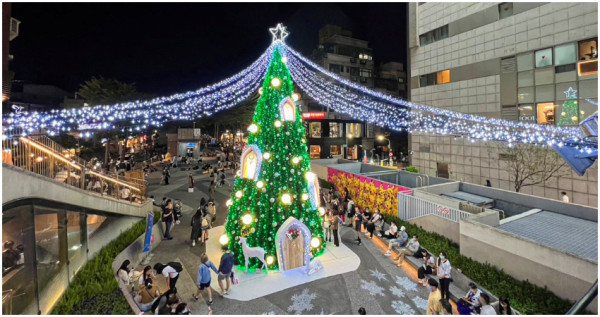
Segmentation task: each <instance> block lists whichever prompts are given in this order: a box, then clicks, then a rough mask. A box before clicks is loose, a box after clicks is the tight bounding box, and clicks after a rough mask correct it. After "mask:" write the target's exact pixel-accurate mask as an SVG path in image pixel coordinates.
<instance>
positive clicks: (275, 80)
mask: <svg viewBox="0 0 600 317" xmlns="http://www.w3.org/2000/svg"><path fill="white" fill-rule="evenodd" d="M271 86H273V87H275V88H277V87H279V86H281V79H279V78H273V79H271Z"/></svg>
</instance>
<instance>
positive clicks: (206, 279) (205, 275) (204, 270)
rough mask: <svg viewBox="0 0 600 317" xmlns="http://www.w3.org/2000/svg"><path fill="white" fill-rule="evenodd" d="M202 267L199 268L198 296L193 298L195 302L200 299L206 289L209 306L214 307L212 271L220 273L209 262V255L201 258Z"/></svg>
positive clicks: (204, 254) (197, 280)
mask: <svg viewBox="0 0 600 317" xmlns="http://www.w3.org/2000/svg"><path fill="white" fill-rule="evenodd" d="M200 262H202V263H200V266H199V267H198V278H197V279H196V286H198V289H197V290H196V294H192V296H193V297H194V299H195V300H198V299H200V298H199V296H200V293H201V292H202V291H203V290H205V289H206V291H207V292H208V302H207V305H208V306H209V307H210V305H212V302H213V301H212V290H211V288H210V282H211V277H210V270H213V271H214V272H215V273H217V274H219V271H218V270H217V268H216V267H215V265H214V264H213V263H212V262H211V261H209V260H208V255H206V253H203V254H202V255H201V256H200Z"/></svg>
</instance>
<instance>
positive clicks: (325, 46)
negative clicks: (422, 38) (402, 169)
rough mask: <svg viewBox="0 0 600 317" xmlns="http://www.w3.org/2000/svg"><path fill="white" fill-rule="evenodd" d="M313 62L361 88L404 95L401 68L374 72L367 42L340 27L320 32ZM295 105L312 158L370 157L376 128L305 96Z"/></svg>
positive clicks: (388, 67)
mask: <svg viewBox="0 0 600 317" xmlns="http://www.w3.org/2000/svg"><path fill="white" fill-rule="evenodd" d="M312 59H313V60H314V61H315V62H316V63H318V64H320V65H321V66H322V67H323V68H325V69H327V70H329V71H331V72H333V73H336V74H337V75H338V76H340V77H342V78H344V79H347V80H351V81H354V82H356V83H358V84H360V85H363V86H367V87H370V88H374V89H377V90H380V91H382V92H385V93H388V94H392V95H396V96H403V94H405V93H406V88H405V87H406V84H405V83H406V72H405V71H404V65H403V64H402V63H397V62H390V63H386V64H384V65H382V66H381V67H379V68H376V67H375V64H374V61H373V49H371V48H370V47H369V42H368V41H365V40H361V39H357V38H354V37H352V32H351V31H348V30H344V29H342V28H341V27H340V26H336V25H325V26H324V27H323V28H321V29H320V30H319V47H318V48H317V49H315V50H314V52H313V54H312ZM298 104H299V105H300V108H301V109H302V112H303V116H304V118H303V119H304V122H305V124H306V131H307V133H308V135H307V140H308V146H309V151H310V157H311V158H315V159H316V158H326V157H344V158H348V159H362V158H363V156H364V155H365V153H366V154H367V155H368V156H369V157H370V156H371V153H372V152H371V150H372V149H374V148H375V147H376V146H377V142H378V140H377V139H376V135H377V134H378V133H379V132H381V129H380V128H379V127H377V126H375V125H372V124H369V123H366V122H364V121H360V120H356V119H352V118H350V117H349V116H347V115H344V114H341V113H336V112H334V111H333V110H332V109H330V108H329V107H324V106H321V105H320V104H319V103H317V102H316V101H315V100H313V99H311V98H309V97H308V96H302V98H301V99H300V100H299V101H298ZM382 144H387V143H386V141H384V142H382ZM396 155H397V156H398V154H396Z"/></svg>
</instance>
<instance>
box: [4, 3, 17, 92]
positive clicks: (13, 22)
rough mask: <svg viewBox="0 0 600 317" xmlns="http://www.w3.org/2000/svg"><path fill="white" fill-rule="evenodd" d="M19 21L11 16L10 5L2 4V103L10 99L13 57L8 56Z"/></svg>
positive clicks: (13, 75)
mask: <svg viewBox="0 0 600 317" xmlns="http://www.w3.org/2000/svg"><path fill="white" fill-rule="evenodd" d="M20 24H21V21H19V20H17V19H15V18H13V17H12V16H11V4H10V3H9V2H3V3H2V102H4V101H7V100H9V99H10V91H11V83H12V80H13V78H14V77H15V74H14V72H12V71H10V69H9V62H10V61H12V59H13V56H12V55H10V50H9V47H10V41H12V40H14V39H15V38H16V37H17V36H19V25H20Z"/></svg>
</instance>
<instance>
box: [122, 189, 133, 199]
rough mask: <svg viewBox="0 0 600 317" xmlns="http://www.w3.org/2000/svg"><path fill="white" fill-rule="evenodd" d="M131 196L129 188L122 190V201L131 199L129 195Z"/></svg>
mask: <svg viewBox="0 0 600 317" xmlns="http://www.w3.org/2000/svg"><path fill="white" fill-rule="evenodd" d="M130 194H131V190H130V189H129V188H127V187H123V188H121V199H129V195H130Z"/></svg>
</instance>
